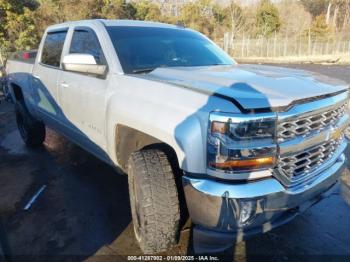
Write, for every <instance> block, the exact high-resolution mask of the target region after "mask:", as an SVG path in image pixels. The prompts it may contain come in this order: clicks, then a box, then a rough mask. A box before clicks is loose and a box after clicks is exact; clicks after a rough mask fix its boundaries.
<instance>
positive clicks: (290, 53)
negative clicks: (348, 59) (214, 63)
mask: <svg viewBox="0 0 350 262" xmlns="http://www.w3.org/2000/svg"><path fill="white" fill-rule="evenodd" d="M219 44H221V46H222V47H223V49H224V50H225V51H227V52H228V53H229V54H230V55H232V56H233V57H235V58H250V57H260V58H262V57H267V58H272V57H305V56H308V57H319V56H337V57H339V56H342V55H350V39H341V38H333V39H311V38H309V37H304V36H300V37H282V36H277V35H275V36H273V37H271V38H257V39H252V38H245V37H242V38H241V39H233V40H232V39H230V37H229V34H225V37H224V39H223V40H222V41H221V43H219Z"/></svg>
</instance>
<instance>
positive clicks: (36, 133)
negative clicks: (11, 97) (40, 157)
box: [15, 102, 46, 147]
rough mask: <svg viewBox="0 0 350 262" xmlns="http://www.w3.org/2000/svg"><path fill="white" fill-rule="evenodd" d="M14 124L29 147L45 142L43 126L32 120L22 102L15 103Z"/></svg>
mask: <svg viewBox="0 0 350 262" xmlns="http://www.w3.org/2000/svg"><path fill="white" fill-rule="evenodd" d="M15 109H16V122H17V127H18V131H19V133H20V135H21V137H22V139H23V141H24V143H25V144H26V145H27V146H29V147H37V146H39V145H41V144H42V143H43V142H44V140H45V135H46V132H45V125H44V124H43V123H42V122H39V121H37V120H35V119H34V118H33V116H32V115H31V114H30V113H29V111H28V109H27V108H26V106H25V104H24V103H23V102H17V103H16V107H15Z"/></svg>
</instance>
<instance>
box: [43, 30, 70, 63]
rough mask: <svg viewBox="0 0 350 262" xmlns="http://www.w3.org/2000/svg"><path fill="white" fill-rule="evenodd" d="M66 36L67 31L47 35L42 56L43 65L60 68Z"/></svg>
mask: <svg viewBox="0 0 350 262" xmlns="http://www.w3.org/2000/svg"><path fill="white" fill-rule="evenodd" d="M66 36H67V31H59V32H48V33H47V36H46V39H45V42H44V46H43V51H42V54H41V63H43V64H45V65H49V66H53V67H60V61H61V55H62V50H63V45H64V41H65V39H66Z"/></svg>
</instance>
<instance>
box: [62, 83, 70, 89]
mask: <svg viewBox="0 0 350 262" xmlns="http://www.w3.org/2000/svg"><path fill="white" fill-rule="evenodd" d="M61 86H62V87H64V88H67V87H69V85H68V84H67V83H66V82H62V83H61Z"/></svg>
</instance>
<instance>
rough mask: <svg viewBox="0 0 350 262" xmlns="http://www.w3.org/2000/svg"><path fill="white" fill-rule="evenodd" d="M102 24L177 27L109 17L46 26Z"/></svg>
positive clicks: (49, 28)
mask: <svg viewBox="0 0 350 262" xmlns="http://www.w3.org/2000/svg"><path fill="white" fill-rule="evenodd" d="M96 23H99V24H103V25H104V26H138V27H140V26H143V27H161V28H179V26H177V25H171V24H165V23H159V22H149V21H139V20H117V19H115V20H110V19H91V20H80V21H73V22H65V23H61V24H56V25H52V26H49V27H48V30H53V29H59V28H63V27H69V26H77V25H79V26H88V25H93V24H96Z"/></svg>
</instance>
